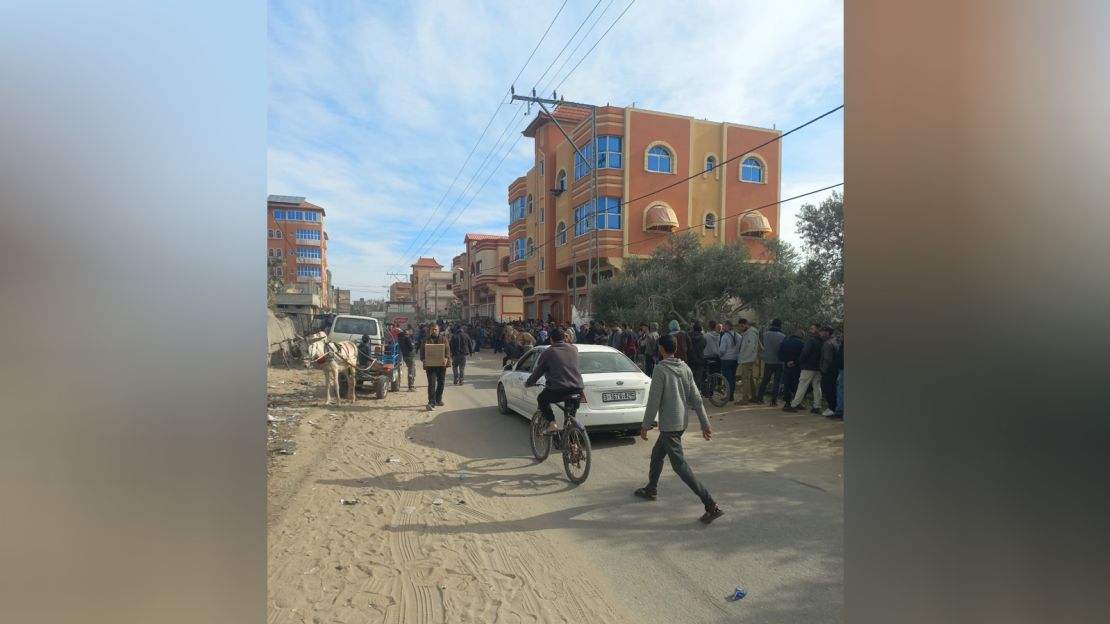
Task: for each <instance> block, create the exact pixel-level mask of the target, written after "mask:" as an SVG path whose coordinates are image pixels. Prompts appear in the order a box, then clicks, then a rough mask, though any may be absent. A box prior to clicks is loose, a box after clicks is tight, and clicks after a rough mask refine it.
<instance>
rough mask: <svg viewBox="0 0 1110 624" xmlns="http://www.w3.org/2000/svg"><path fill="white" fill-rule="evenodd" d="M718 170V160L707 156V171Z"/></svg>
mask: <svg viewBox="0 0 1110 624" xmlns="http://www.w3.org/2000/svg"><path fill="white" fill-rule="evenodd" d="M716 168H717V159H716V157H714V156H707V157H706V158H705V170H706V171H713V170H714V169H716Z"/></svg>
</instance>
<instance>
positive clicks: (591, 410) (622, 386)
mask: <svg viewBox="0 0 1110 624" xmlns="http://www.w3.org/2000/svg"><path fill="white" fill-rule="evenodd" d="M574 347H575V348H576V349H578V368H579V371H581V373H582V381H583V383H584V384H585V386H586V387H585V390H584V392H583V393H582V399H581V405H580V406H579V408H578V413H577V416H576V417H577V419H578V422H579V423H581V424H582V425H583V426H584V427H586V428H587V429H588V430H589V431H623V432H626V433H630V434H639V433H640V425H641V424H642V422H643V420H644V410H645V409H646V408H647V394H648V388H649V387H650V386H651V378H650V377H648V376H647V375H645V374H644V373H643V372H642V371H641V370H640V369H639V368H638V367H637V366H636V364H635V363H634V362H633V361H632V360H630V359H628V356H626V355H625V354H623V353H621V352H620V351H617V350H616V349H614V348H612V347H607V346H603V345H591V344H575V345H574ZM547 348H548V347H547V346H539V347H533V348H532V349H530V350H528V352H527V353H525V354H524V355H523V356H521V358H520V359H519V360H517V362H516V363H515V364H509V365H507V366H506V367H505V369H504V370H503V371H502V373H501V378H500V379H499V380H498V383H497V406H498V409H500V410H501V413H503V414H511V413H514V412H515V413H517V414H519V415H521V416H523V417H525V418H528V419H531V418H532V416H533V415H534V414H535V413H536V397H538V396H539V394H540V388H538V387H531V388H525V387H524V382H525V380H527V379H528V376H529V375H531V374H532V366H533V365H534V364H535V363H536V359H537V358H538V357H539V355H540V353H543V350H544V349H547ZM543 380H544V378H543V377H541V378H540V382H541V383H542V382H543ZM555 419H556V421H557V422H558V423H559V427H560V428H562V427H563V415H562V414H560V413H559V412H558V411H557V410H556V412H555Z"/></svg>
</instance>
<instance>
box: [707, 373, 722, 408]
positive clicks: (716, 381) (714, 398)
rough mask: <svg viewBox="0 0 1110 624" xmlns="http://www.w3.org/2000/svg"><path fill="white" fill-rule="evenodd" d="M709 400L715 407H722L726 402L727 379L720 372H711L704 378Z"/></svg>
mask: <svg viewBox="0 0 1110 624" xmlns="http://www.w3.org/2000/svg"><path fill="white" fill-rule="evenodd" d="M705 385H706V386H707V388H706V389H707V391H708V392H707V394H708V395H709V402H710V403H712V404H713V405H714V406H716V407H724V406H725V404H726V403H728V380H727V379H725V376H724V375H722V374H721V373H711V374H710V375H709V378H708V379H707V380H706V382H705Z"/></svg>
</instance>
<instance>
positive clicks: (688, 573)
mask: <svg viewBox="0 0 1110 624" xmlns="http://www.w3.org/2000/svg"><path fill="white" fill-rule="evenodd" d="M495 357H496V359H495ZM499 363H500V357H499V356H494V355H493V354H491V353H488V352H487V353H484V354H481V355H479V356H478V357H477V358H475V359H472V360H471V362H470V363H469V364H468V368H467V374H468V375H467V376H468V379H467V384H466V385H465V386H461V387H459V386H452V385H450V381H448V384H449V385H448V386H447V394H446V397H445V400H446V402H447V406H446V407H444V408H440V409H439V411H438V412H437V413H436V415H435V417H434V419H433V420H432V424H433V426H421V427H420V431H419V433H420V436H421V437H423V438H424V439H426V440H429V441H430V442H432V443H433V444H434V445H435V446H436V447H437V448H439V449H443V450H446V451H450V452H453V453H457V454H459V455H461V456H463V457H465V458H467V460H466V462H465V463H464V467H465V468H466V470H468V471H469V472H471V473H472V477H471V479H470V481H469V485H470V487H471V488H472V489H473V490H474V491H475V492H476V493H477V494H479V495H487V496H508V497H513V496H522V497H523V496H527V497H531V498H530V503H531V504H532V506H533V509H541V510H543V512H542V513H539V514H536V515H534V516H533V517H528V518H523V519H519V520H515V521H513V522H510V523H498V522H491V523H487V524H485V525H479V526H474V525H472V526H471V527H470V529H471V530H474V531H477V532H481V533H491V534H496V533H498V532H502V531H521V530H525V531H537V532H542V534H544V535H547V536H549V537H550V538H551V539H552V540H553V541H555V542H556V543H559V544H562V545H564V547H566V548H570V549H573V550H575V551H576V555H577V556H579V557H581V558H582V559H583V560H585V561H588V562H589V563H591V564H592V565H593V566H594V567H595V568H596V569H597V570H598V571H600V573H601V575H602V576H604V577H605V578H606V579H607V580H608V583H609V587H608V588H606V589H607V591H608V593H610V595H613V596H617V597H619V599H622V600H624V601H625V602H626V605H625V606H626V607H627V608H628V609H629V610H630V611H631V612H632V613H635V614H637V616H638V617H639V618H640V621H643V622H668V623H669V622H736V621H743V622H767V623H775V624H783V623H787V622H789V623H795V624H800V623H807V622H840V621H841V608H842V603H843V597H842V594H843V572H842V568H843V481H842V477H841V474H842V472H843V470H842V444H843V436H842V435H840V434H842V433H843V424H841V423H835V422H829V421H827V420H826V419H824V418H820V417H817V416H813V415H810V414H784V413H782V412H781V411H779V410H776V409H770V408H737V407H733V406H729V407H726V408H721V409H717V408H712V407H710V408H709V410H710V415H711V417H712V419H713V421H712V422H713V427H714V430H715V432H716V434H717V435H716V436H715V437H714V439H713V441H712V442H705V441H704V440H702V439H701V438H700V436H698V435H696V434H694V433H691V434H688V435H687V436H686V439H685V447H686V450H687V457H688V459H689V461H690V464H691V466H692V467H693V469H694V471H695V473H696V474H697V475H698V477H699V478H701V479H702V481H703V482H704V483H705V485H706V487H708V489H709V491H710V492H711V493H712V494H713V496H714V497H715V498H716V499H717V501H718V502H719V504H720V505H721V507H722V508H723V509H724V510H725V512H726V515H725V516H724V517H722V518H720V519H719V520H717V521H716V522H715V523H713V524H712V525H711V526H708V527H706V526H704V525H702V524H700V523H699V522H697V517H698V516H699V515H700V514H701V511H702V510H701V507H700V504H699V501H698V499H697V498H696V497H695V496H694V495H693V493H691V492H690V491H689V489H687V488H686V486H685V485H684V484H683V483H682V482H681V481H680V480H679V479H678V477H677V476H675V475H674V473H673V472H672V471H671V470H670V467H669V466H668V467H666V468H664V472H663V478H662V481H661V483H660V498H659V500H658V501H655V502H648V501H642V500H640V499H637V498H635V497H633V496H632V490H633V489H635V488H636V487H639V486H642V485H643V484H644V482H645V481H646V473H647V463H648V455H649V452H650V443H645V442H643V441H641V440H639V439H636V438H621V437H614V436H606V435H597V436H594V437H593V439H594V464H593V468H592V472H591V475H590V478H589V480H588V481H587V482H586V483H585V484H584V485H582V486H578V487H574V486H572V485H571V484H570V483H569V482H568V481H567V480H566V478H565V474H564V473H563V471H562V464H561V462H560V461H559V456H558V455H557V454H555V453H553V454H552V456H551V457H550V458H549V459H548V460H547V461H546V462H544V463H543V464H536V462H535V461H534V460H533V458H532V457H531V454H530V451H529V448H528V440H527V425H526V421H525V420H524V419H523V418H521V417H517V416H504V415H501V414H499V413H498V412H497V408H496V407H495V394H494V393H495V387H496V380H497V375H498V373H499V372H500V371H499V368H498V366H497V364H499ZM448 377H450V375H448ZM419 390H420V391H423V388H420V389H419ZM651 440H652V442H654V434H652V437H651ZM510 503H511V501H510ZM532 513H533V514H535V511H533V512H532ZM538 573H541V572H539V571H538V572H537V574H538ZM737 586H740V587H743V588H744V589H746V590H747V591H748V597H747V598H745V599H743V600H741V601H739V602H735V603H732V602H728V601H726V599H725V598H726V596H727V595H729V594H730V593H731V592H732V590H733V589H734V588H735V587H737Z"/></svg>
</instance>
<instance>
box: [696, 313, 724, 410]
mask: <svg viewBox="0 0 1110 624" xmlns="http://www.w3.org/2000/svg"><path fill="white" fill-rule="evenodd" d="M702 356H703V358H704V359H705V378H706V380H707V381H706V383H704V384H702V387H701V391H702V396H706V397H708V396H709V383H708V379H709V376H710V375H712V374H713V373H719V372H721V326H720V324H719V323H717V321H709V323H708V324H706V326H705V349H704V350H703V351H702Z"/></svg>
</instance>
